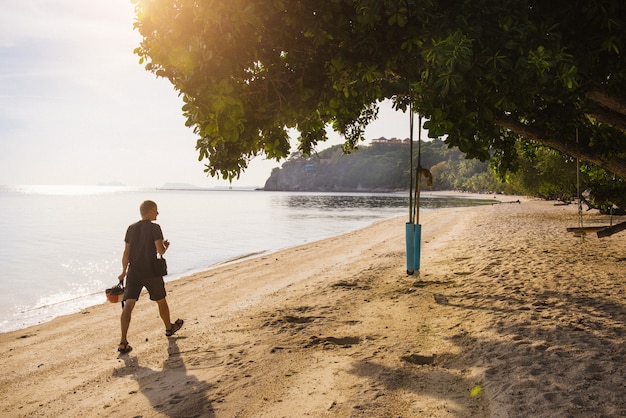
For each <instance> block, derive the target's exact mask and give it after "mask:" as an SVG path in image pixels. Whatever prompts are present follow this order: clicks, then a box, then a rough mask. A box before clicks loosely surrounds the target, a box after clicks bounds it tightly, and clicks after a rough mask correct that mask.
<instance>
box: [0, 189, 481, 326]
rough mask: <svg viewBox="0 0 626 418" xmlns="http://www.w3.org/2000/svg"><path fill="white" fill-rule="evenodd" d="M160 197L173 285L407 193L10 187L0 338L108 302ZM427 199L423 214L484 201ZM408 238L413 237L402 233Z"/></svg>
mask: <svg viewBox="0 0 626 418" xmlns="http://www.w3.org/2000/svg"><path fill="white" fill-rule="evenodd" d="M146 199H150V200H154V201H155V202H156V203H157V204H158V206H159V213H160V214H159V217H158V220H157V223H158V224H160V225H161V228H162V229H163V234H164V236H165V238H167V239H169V240H170V242H171V246H170V249H169V250H168V252H167V256H166V258H167V262H168V267H169V273H170V274H169V275H168V276H167V277H166V281H171V280H175V279H177V278H180V277H183V276H187V275H189V274H191V273H194V272H197V271H202V270H206V269H209V268H211V267H214V266H216V265H219V264H221V263H224V262H227V261H230V260H235V259H239V258H243V257H250V256H257V255H259V254H265V253H268V252H273V251H277V250H280V249H284V248H288V247H292V246H296V245H300V244H305V243H308V242H312V241H317V240H320V239H323V238H327V237H331V236H335V235H339V234H342V233H346V232H349V231H353V230H356V229H359V228H362V227H365V226H368V225H371V224H372V223H374V222H376V221H379V220H383V219H388V218H391V217H395V216H402V215H406V216H407V219H408V196H406V194H360V193H348V194H333V193H290V192H264V191H254V190H215V191H214V190H211V191H195V190H194V191H185V190H156V189H135V188H127V187H112V186H87V187H82V186H19V187H17V186H16V187H3V186H0V249H1V250H0V272H1V273H0V274H1V275H2V290H3V291H2V292H0V332H7V331H11V330H15V329H21V328H24V327H26V326H30V325H35V324H38V323H41V322H45V321H49V320H51V319H53V318H54V317H57V316H59V315H65V314H69V313H72V312H77V311H79V310H80V309H83V308H86V307H89V306H93V305H95V304H99V303H105V302H106V299H105V296H104V290H105V289H106V288H107V287H110V286H112V285H114V284H116V283H117V277H118V275H119V274H120V273H121V256H122V251H123V248H124V234H125V232H126V228H127V227H128V225H130V224H131V223H133V222H135V221H137V220H139V219H140V215H139V204H140V203H141V202H142V201H144V200H146ZM480 203H485V202H480V201H476V200H470V199H458V198H445V197H430V198H429V197H423V198H422V208H423V209H422V210H432V209H429V208H436V207H448V206H465V205H471V204H480ZM398 233H399V234H403V233H404V232H403V231H398Z"/></svg>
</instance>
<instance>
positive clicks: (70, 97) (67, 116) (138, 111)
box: [0, 0, 417, 187]
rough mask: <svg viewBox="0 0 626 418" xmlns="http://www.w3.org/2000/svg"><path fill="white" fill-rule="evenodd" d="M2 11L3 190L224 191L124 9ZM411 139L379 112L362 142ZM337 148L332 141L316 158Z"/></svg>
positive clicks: (100, 3) (13, 0)
mask: <svg viewBox="0 0 626 418" xmlns="http://www.w3.org/2000/svg"><path fill="white" fill-rule="evenodd" d="M0 8H1V9H0V10H2V11H1V12H0V185H97V184H110V183H120V184H123V185H126V186H133V187H159V186H162V185H164V184H167V183H184V184H190V185H194V186H198V187H216V186H229V185H230V184H229V183H228V182H227V181H225V180H221V179H216V178H212V177H208V176H207V174H206V173H204V163H202V162H199V161H198V154H197V152H196V150H195V144H196V136H195V135H194V134H193V131H192V129H191V128H187V127H185V118H184V117H183V116H182V111H181V106H182V100H181V98H180V97H178V93H177V91H175V90H174V88H173V87H172V85H171V84H170V83H169V81H168V80H167V79H163V78H157V77H156V76H155V75H154V74H153V73H150V72H148V71H146V70H145V69H144V67H143V65H141V64H139V57H138V56H137V55H135V54H134V53H133V50H134V49H135V48H136V47H137V46H139V43H140V40H141V38H140V35H139V34H138V32H137V31H136V30H134V29H133V21H134V18H135V15H134V6H133V5H132V4H131V1H130V0H0ZM409 134H410V132H409V118H408V116H407V115H406V114H403V113H401V112H395V111H393V109H391V106H390V105H389V104H388V103H383V105H382V107H381V111H380V113H379V118H378V120H376V121H375V122H374V123H372V124H371V126H370V127H369V128H368V129H367V131H366V138H368V139H372V138H379V137H386V138H407V137H409ZM414 135H417V133H415V134H414ZM342 142H343V140H342V138H341V137H339V135H337V134H335V133H331V134H330V135H329V141H327V142H326V143H324V144H322V145H320V146H318V150H322V149H324V148H327V147H329V146H332V145H336V144H340V143H342ZM294 143H295V141H294ZM280 165H281V163H278V162H276V161H274V160H267V159H266V158H265V157H264V156H258V157H256V158H255V159H254V160H253V161H252V162H251V164H250V166H249V167H248V169H247V170H246V171H245V172H244V173H242V174H241V176H240V178H239V180H235V181H233V183H232V186H237V187H258V186H261V187H262V186H263V185H264V184H265V180H266V179H267V178H268V177H269V175H270V173H271V170H272V169H273V168H274V167H279V166H280Z"/></svg>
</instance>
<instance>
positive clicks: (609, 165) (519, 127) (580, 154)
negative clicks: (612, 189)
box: [495, 117, 626, 180]
mask: <svg viewBox="0 0 626 418" xmlns="http://www.w3.org/2000/svg"><path fill="white" fill-rule="evenodd" d="M495 123H496V124H497V125H499V126H501V127H502V128H505V129H508V130H510V131H511V132H514V133H516V134H518V135H520V136H522V137H524V138H526V139H529V140H532V141H535V142H539V143H540V144H543V145H545V146H547V147H550V148H553V149H556V150H558V151H561V152H562V153H564V154H567V155H569V156H572V157H574V158H578V159H580V160H582V161H587V162H589V163H592V164H595V165H597V166H599V167H602V168H604V169H606V170H608V171H611V172H612V173H615V174H616V175H618V176H619V177H621V178H623V179H625V180H626V159H624V158H620V157H618V156H615V155H611V156H606V155H601V154H598V153H597V152H595V151H594V150H593V149H589V148H587V149H585V150H581V149H579V148H578V147H575V146H572V145H573V143H572V142H565V141H559V140H557V139H554V138H553V136H552V135H551V134H550V132H547V131H544V130H542V129H539V128H536V127H534V126H529V125H526V124H523V123H522V122H520V121H519V120H517V119H514V118H512V117H504V118H500V119H498V120H496V121H495Z"/></svg>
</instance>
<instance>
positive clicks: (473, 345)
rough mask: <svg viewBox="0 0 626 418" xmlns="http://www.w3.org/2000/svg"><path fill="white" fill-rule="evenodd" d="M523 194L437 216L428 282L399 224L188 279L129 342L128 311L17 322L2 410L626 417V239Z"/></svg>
mask: <svg viewBox="0 0 626 418" xmlns="http://www.w3.org/2000/svg"><path fill="white" fill-rule="evenodd" d="M517 199H518V198H517V197H515V198H511V197H507V196H498V197H497V199H495V198H494V205H490V206H476V207H467V208H449V209H440V210H436V211H432V212H427V213H423V214H422V215H421V216H420V223H421V225H422V246H421V253H422V257H421V269H420V272H419V274H414V275H407V273H406V258H405V238H404V229H405V225H404V224H405V222H406V221H407V219H406V217H399V218H394V219H391V220H385V221H380V222H377V223H375V224H374V225H372V226H369V227H367V228H365V229H361V230H357V231H354V232H350V233H348V234H344V235H341V236H338V237H333V238H328V239H324V240H321V241H316V242H312V243H307V244H305V245H302V246H297V247H293V248H289V249H286V250H283V251H279V252H275V253H271V254H264V255H261V256H257V257H254V258H250V259H244V260H239V261H237V262H233V263H228V264H224V265H222V266H219V267H216V268H212V269H210V270H207V271H204V272H200V273H196V274H193V275H191V276H189V277H185V278H182V279H179V280H176V281H173V282H170V283H168V284H167V288H168V301H169V303H170V309H171V312H172V320H174V319H176V318H179V317H180V318H184V319H185V325H184V327H183V328H182V329H181V330H180V331H179V332H178V333H176V334H175V336H174V337H173V338H166V337H165V335H164V329H163V325H162V323H161V321H160V319H159V317H158V312H157V308H156V305H155V304H154V303H152V302H150V301H149V300H148V297H147V295H142V297H141V299H140V300H139V301H138V303H137V306H136V307H135V310H134V313H133V320H132V323H131V328H130V333H129V342H130V344H131V345H132V346H133V351H132V352H130V353H129V354H125V355H119V354H118V353H117V351H116V350H117V343H118V341H119V314H120V311H121V309H120V306H119V305H118V304H110V303H104V304H101V305H97V306H93V307H90V308H88V309H84V310H83V311H81V312H80V313H77V314H72V315H68V316H63V317H60V318H57V319H55V320H53V321H50V322H47V323H44V324H41V325H36V326H33V327H29V328H26V329H22V330H18V331H13V332H8V333H3V334H0V353H1V354H2V355H1V356H0V371H1V373H0V387H2V389H3V395H2V397H1V400H0V415H2V416H7V417H56V416H66V417H75V416H76V417H77V416H89V417H121V416H124V417H267V418H270V417H272V418H274V417H528V416H532V417H576V416H581V417H583V416H584V417H614V416H626V398H625V397H624V393H626V306H625V305H626V301H625V300H624V296H625V291H626V268H625V267H626V232H621V233H618V234H615V235H611V236H609V237H606V238H602V239H599V238H597V236H596V234H595V233H590V234H586V235H585V236H583V237H578V236H575V235H574V234H573V233H570V232H567V230H566V229H567V228H568V227H575V226H578V224H579V216H578V212H577V207H576V205H557V204H555V202H547V201H538V200H533V199H526V198H520V199H519V203H518V202H517ZM582 216H583V221H584V223H585V224H590V225H591V224H597V223H603V224H606V223H607V222H608V217H606V216H600V215H598V214H597V213H595V211H589V212H584V213H583V215H582ZM625 220H626V219H620V218H615V219H614V220H613V222H623V221H625ZM103 298H104V295H103Z"/></svg>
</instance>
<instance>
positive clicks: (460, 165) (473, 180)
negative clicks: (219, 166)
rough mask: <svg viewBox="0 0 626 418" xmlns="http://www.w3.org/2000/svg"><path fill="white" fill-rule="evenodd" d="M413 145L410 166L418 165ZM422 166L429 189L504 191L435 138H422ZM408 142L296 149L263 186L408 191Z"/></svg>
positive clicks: (484, 169) (483, 168)
mask: <svg viewBox="0 0 626 418" xmlns="http://www.w3.org/2000/svg"><path fill="white" fill-rule="evenodd" d="M417 158H418V157H417V144H415V145H414V162H413V164H414V167H417V165H418V161H417ZM421 165H422V167H425V168H429V169H430V171H431V173H432V175H433V180H434V181H433V187H432V188H431V190H464V191H472V192H483V191H490V192H503V191H507V190H510V187H507V185H506V184H505V183H503V182H501V181H500V180H499V179H498V178H497V177H496V176H495V175H494V174H493V173H492V172H491V171H490V170H489V165H488V163H486V162H481V161H478V160H468V159H466V158H465V156H464V155H463V153H461V152H460V151H459V150H458V149H456V148H449V147H448V146H447V145H446V144H445V143H444V141H442V140H439V139H435V140H433V141H428V142H422V146H421ZM409 172H410V143H409V140H408V139H406V140H399V139H385V138H379V139H377V140H374V141H372V144H371V145H369V146H361V147H359V148H358V150H357V151H356V152H352V153H350V154H346V153H344V151H343V148H342V147H341V146H340V145H336V146H334V147H331V148H329V149H326V150H324V151H321V152H319V153H317V154H314V155H312V156H309V157H307V156H303V155H302V154H301V153H294V154H292V155H291V157H290V158H289V159H288V160H287V161H286V162H285V163H283V165H282V167H281V168H279V169H274V171H273V172H272V174H271V176H270V177H269V178H268V179H267V181H266V183H265V187H264V189H265V190H282V191H317V192H366V191H367V192H389V191H398V190H407V189H408V188H409V184H410V174H409Z"/></svg>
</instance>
